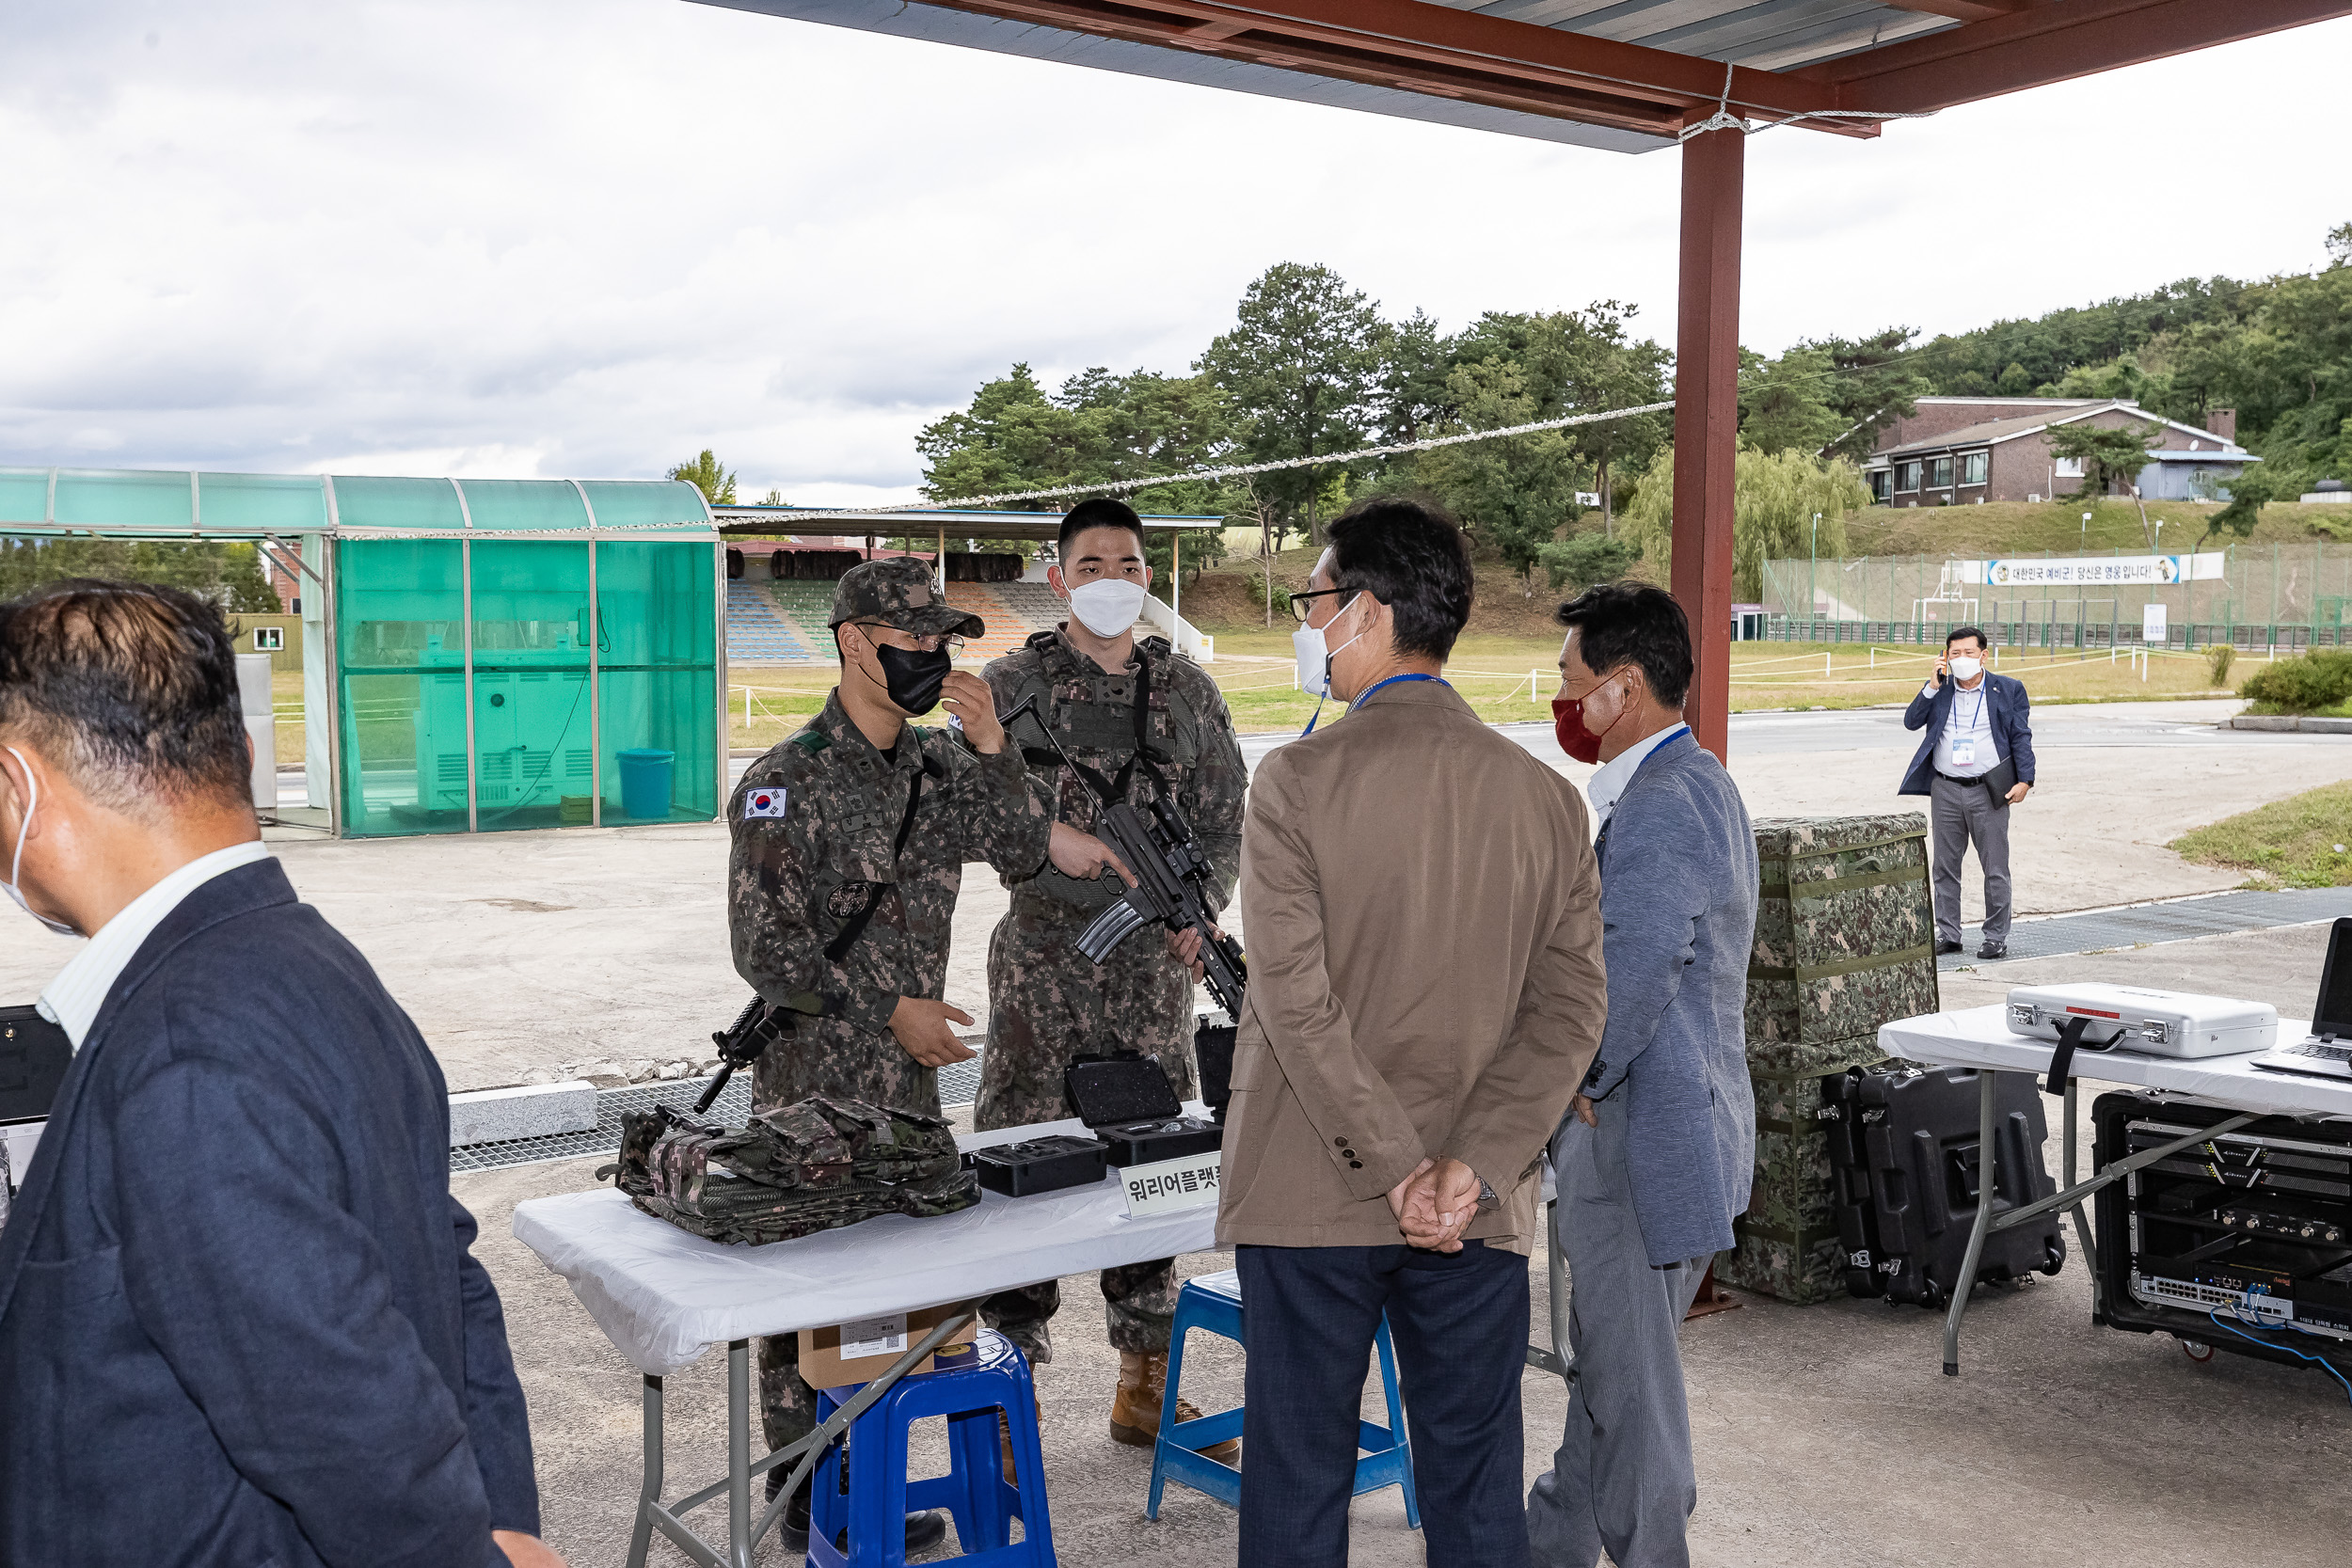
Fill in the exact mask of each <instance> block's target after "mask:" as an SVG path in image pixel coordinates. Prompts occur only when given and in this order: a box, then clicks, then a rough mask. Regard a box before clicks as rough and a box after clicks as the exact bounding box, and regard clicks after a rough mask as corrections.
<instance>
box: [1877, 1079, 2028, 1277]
mask: <svg viewBox="0 0 2352 1568" xmlns="http://www.w3.org/2000/svg"><path fill="white" fill-rule="evenodd" d="M1843 1077H1844V1079H1845V1082H1844V1083H1843V1084H1841V1085H1837V1086H1836V1103H1837V1105H1838V1106H1839V1110H1840V1117H1839V1123H1840V1125H1839V1129H1838V1132H1836V1135H1833V1137H1832V1138H1831V1140H1830V1159H1831V1168H1832V1171H1833V1172H1834V1173H1835V1180H1836V1201H1837V1209H1838V1228H1839V1234H1840V1240H1841V1241H1842V1242H1844V1243H1846V1252H1847V1268H1846V1284H1847V1289H1848V1290H1849V1291H1852V1292H1853V1293H1854V1294H1856V1295H1862V1296H1875V1295H1884V1296H1885V1297H1887V1298H1888V1299H1889V1300H1891V1301H1899V1302H1908V1303H1912V1304H1915V1305H1916V1306H1920V1307H1944V1306H1946V1305H1947V1304H1948V1303H1949V1302H1950V1301H1951V1298H1952V1291H1953V1289H1954V1286H1955V1284H1956V1282H1957V1281H1958V1280H1959V1278H1960V1273H1961V1267H1962V1265H1963V1263H1965V1262H1966V1260H1967V1253H1968V1236H1969V1232H1970V1230H1971V1229H1972V1228H1973V1227H1974V1226H1975V1224H1976V1218H1977V1205H1978V1201H1979V1180H1980V1172H1981V1169H1982V1163H1981V1160H1980V1158H1979V1148H1978V1146H1977V1117H1978V1087H1977V1074H1976V1072H1975V1071H1974V1070H1973V1069H1968V1068H1925V1069H1921V1068H1911V1069H1885V1068H1856V1069H1852V1070H1851V1071H1849V1072H1847V1073H1845V1074H1844V1075H1843ZM2047 1132H2048V1124H2047V1122H2046V1121H2045V1120H2044V1118H2043V1116H2042V1095H2041V1090H2040V1088H2039V1086H2038V1085H2037V1084H2036V1083H2035V1081H2034V1080H2033V1079H2032V1078H2030V1077H2028V1076H2026V1074H2024V1073H2004V1074H2002V1075H2000V1077H1999V1079H1998V1080H1997V1083H1996V1088H1995V1093H1994V1139H1995V1141H1996V1150H1997V1156H1998V1157H1997V1159H1996V1160H1995V1162H1994V1178H1995V1181H1996V1183H1997V1185H1996V1188H1995V1190H1994V1196H1993V1205H1994V1209H1993V1212H1994V1213H1995V1214H1999V1213H2000V1212H2003V1211H2004V1210H2008V1209H2013V1208H2018V1207H2021V1206H2023V1205H2025V1204H2027V1203H2030V1202H2032V1201H2034V1200H2035V1199H2036V1198H2041V1197H2047V1196H2049V1195H2050V1194H2051V1193H2053V1192H2056V1191H2057V1190H2058V1187H2057V1183H2056V1182H2054V1181H2052V1180H2050V1174H2049V1171H2048V1169H2047V1167H2045V1166H2044V1165H2043V1164H2042V1139H2043V1137H2044V1136H2045V1135H2046V1133H2047ZM2064 1221H2065V1216H2064V1214H2063V1213H2062V1212H2061V1213H2052V1214H2047V1215H2044V1216H2042V1219H2040V1220H2038V1221H2036V1222H2034V1223H2032V1224H2029V1225H2023V1226H2019V1227H2015V1228H2013V1229H2009V1230H1995V1231H1994V1232H1992V1233H1991V1234H1989V1235H1988V1236H1986V1237H1985V1243H1984V1252H1983V1255H1982V1256H1981V1257H1979V1259H1978V1260H1977V1279H1976V1282H1977V1283H1979V1284H1983V1283H1987V1282H1990V1281H1995V1280H2010V1279H2022V1278H2024V1277H2025V1276H2026V1275H2027V1274H2030V1273H2036V1272H2039V1273H2042V1274H2056V1273H2058V1270H2059V1269H2061V1268H2063V1267H2064V1266H2065V1263H2066V1237H2065V1234H2064V1232H2063V1230H2062V1229H2061V1228H2060V1227H2061V1226H2062V1225H2063V1224H2064Z"/></svg>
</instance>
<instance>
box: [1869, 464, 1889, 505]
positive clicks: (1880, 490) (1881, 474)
mask: <svg viewBox="0 0 2352 1568" xmlns="http://www.w3.org/2000/svg"><path fill="white" fill-rule="evenodd" d="M1867 477H1868V479H1869V481H1870V499H1873V500H1884V499H1886V498H1887V497H1888V496H1889V495H1891V494H1893V493H1894V488H1895V472H1894V470H1893V469H1891V468H1872V469H1871V470H1870V472H1869V474H1868V476H1867Z"/></svg>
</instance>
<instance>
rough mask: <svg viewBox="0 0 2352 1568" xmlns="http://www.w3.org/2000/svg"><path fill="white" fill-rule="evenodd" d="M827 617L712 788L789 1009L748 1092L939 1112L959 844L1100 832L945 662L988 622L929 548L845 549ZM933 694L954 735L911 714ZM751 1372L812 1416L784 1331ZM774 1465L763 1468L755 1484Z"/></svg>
mask: <svg viewBox="0 0 2352 1568" xmlns="http://www.w3.org/2000/svg"><path fill="white" fill-rule="evenodd" d="M832 626H833V631H834V640H835V642H836V644H837V648H838V652H839V656H840V661H841V680H840V684H839V685H837V686H836V687H834V690H833V692H832V694H831V695H830V696H829V697H828V698H827V699H826V701H825V707H824V711H823V712H821V713H819V714H818V715H817V717H816V718H814V719H812V720H811V721H809V722H808V723H807V724H806V725H804V726H803V728H802V729H801V730H800V732H799V733H798V734H796V735H794V736H791V738H789V739H787V740H786V741H785V742H784V743H783V744H781V745H779V746H777V747H775V748H773V749H772V750H771V751H770V752H768V753H767V754H766V755H765V756H763V757H761V758H760V759H759V760H758V761H756V762H755V763H753V764H752V765H751V767H750V768H748V769H746V770H745V772H744V774H743V782H742V784H740V785H739V786H738V787H737V789H736V791H735V794H734V796H733V797H732V799H731V800H729V802H728V805H727V821H728V826H729V830H730V832H731V833H732V835H733V838H734V847H733V850H732V852H731V853H730V854H729V856H728V861H727V925H728V930H729V934H730V936H731V938H732V941H733V945H734V954H735V967H736V970H737V972H738V973H739V974H741V975H742V976H743V978H744V979H746V980H748V981H750V982H751V985H752V988H753V990H756V991H757V992H758V993H759V995H760V998H761V999H762V1000H763V1001H765V1002H767V1003H768V1005H769V1006H770V1007H771V1009H777V1010H778V1011H779V1015H780V1016H781V1017H782V1018H783V1019H784V1020H786V1021H788V1022H790V1023H791V1024H792V1025H793V1030H792V1033H791V1034H790V1035H789V1036H787V1037H785V1038H784V1039H781V1040H779V1041H778V1042H777V1043H776V1044H774V1045H772V1046H771V1047H770V1048H769V1050H768V1052H767V1053H766V1054H765V1055H763V1056H762V1057H761V1058H760V1059H759V1063H758V1066H757V1068H756V1069H755V1076H754V1080H753V1087H752V1101H753V1105H754V1107H755V1109H756V1110H759V1111H770V1110H774V1109H777V1108H779V1107H782V1106H787V1105H791V1104H794V1103H796V1102H797V1101H802V1100H805V1099H807V1098H808V1097H809V1096H811V1095H824V1096H827V1097H830V1098H832V1099H835V1100H856V1101H866V1102H867V1103H869V1104H873V1105H880V1106H885V1107H888V1108H890V1109H893V1110H899V1111H912V1112H916V1113H918V1114H921V1115H924V1116H930V1117H936V1116H938V1115H939V1114H940V1106H939V1082H938V1069H940V1068H942V1067H945V1066H946V1065H947V1064H949V1063H951V1062H961V1061H969V1060H971V1058H972V1053H971V1052H970V1051H969V1050H967V1049H965V1047H964V1046H963V1044H962V1043H961V1041H960V1040H959V1039H958V1038H957V1037H956V1033H955V1029H954V1025H955V1024H958V1023H963V1024H969V1023H970V1022H972V1019H971V1016H970V1015H969V1014H967V1013H965V1012H963V1011H961V1009H959V1008H957V1007H954V1006H949V1005H948V1004H947V1002H946V1000H944V998H943V996H942V991H943V990H944V988H945V984H946V971H947V940H948V932H949V927H950V924H951V921H952V917H953V915H954V911H955V903H956V894H957V891H958V888H959V886H960V885H961V880H962V874H963V864H964V863H965V862H966V861H986V862H988V863H990V864H991V865H993V866H994V867H996V869H997V870H998V871H999V872H1001V873H1003V874H1005V875H1008V876H1014V875H1018V876H1027V875H1031V874H1033V873H1035V872H1036V871H1037V870H1038V869H1039V868H1040V867H1041V866H1042V865H1043V864H1044V863H1046V860H1047V857H1048V854H1049V852H1050V853H1051V854H1052V855H1053V856H1054V858H1055V860H1056V862H1057V863H1066V864H1067V865H1068V866H1069V867H1071V868H1073V869H1081V870H1084V869H1090V868H1092V867H1093V866H1095V865H1099V864H1100V863H1101V862H1102V859H1103V857H1104V855H1105V854H1106V853H1107V851H1105V850H1104V848H1103V847H1102V846H1101V845H1100V844H1099V843H1097V842H1095V841H1094V840H1093V839H1092V838H1090V837H1089V836H1088V835H1086V834H1083V833H1077V832H1073V831H1072V830H1070V829H1067V828H1062V827H1058V826H1057V825H1056V824H1055V822H1054V820H1053V817H1052V815H1051V813H1050V811H1049V810H1048V808H1047V803H1046V800H1045V799H1044V796H1043V793H1042V792H1041V791H1040V790H1039V789H1037V788H1036V787H1035V786H1034V785H1032V784H1030V783H1029V782H1028V779H1027V777H1026V774H1025V771H1024V769H1023V767H1022V761H1021V754H1020V752H1019V751H1018V750H1017V749H1016V748H1013V747H1010V746H1008V745H1007V744H1006V740H1005V731H1004V726H1003V725H1002V724H1000V723H998V722H997V719H996V707H995V703H994V700H993V696H992V694H991V692H990V690H989V688H988V686H987V684H986V683H985V682H983V681H982V680H981V679H980V678H979V677H978V676H977V675H975V674H972V673H969V672H966V671H959V670H956V669H955V668H954V659H955V654H956V651H957V645H958V641H959V640H960V639H961V638H964V637H975V636H977V635H979V634H980V633H981V632H982V630H984V629H985V628H984V627H983V626H982V624H981V622H980V618H979V617H978V616H977V615H973V614H971V613H970V612H968V611H965V610H958V609H956V608H955V607H953V606H951V605H949V604H947V603H946V602H945V600H943V599H942V598H941V597H940V595H939V594H938V593H937V591H936V590H935V589H934V587H933V584H932V581H931V572H930V566H929V565H928V564H927V563H926V562H922V561H920V560H917V559H915V558H914V557H898V558H895V559H890V560H883V561H868V562H861V563H859V564H858V565H856V566H853V567H851V568H850V570H849V571H848V572H847V573H846V574H844V576H843V577H842V578H841V584H840V587H839V588H838V589H837V590H836V591H835V592H834V603H833V618H832ZM943 702H944V703H945V704H946V707H947V710H948V711H949V712H950V713H952V714H954V715H955V716H956V718H957V720H958V721H960V722H961V726H962V734H961V736H960V737H959V736H954V735H952V734H951V733H950V732H949V731H947V730H945V729H927V728H920V727H917V726H915V725H913V724H910V723H908V722H907V721H908V720H910V719H913V718H914V717H917V716H918V715H921V714H925V713H928V712H930V710H931V709H932V708H933V707H935V706H937V705H940V704H941V703H943ZM759 1391H760V1415H761V1419H762V1423H763V1425H764V1426H765V1428H766V1431H767V1437H768V1442H769V1445H770V1447H771V1448H780V1447H782V1446H783V1445H784V1444H786V1443H788V1442H792V1441H794V1440H795V1439H797V1438H800V1437H804V1436H806V1435H807V1434H808V1433H809V1432H810V1431H812V1430H813V1429H814V1428H815V1425H816V1414H817V1412H816V1395H815V1392H814V1391H813V1390H812V1389H811V1388H810V1387H809V1386H808V1385H807V1384H806V1383H804V1382H803V1381H802V1379H801V1376H800V1369H799V1357H798V1353H797V1347H796V1342H795V1340H794V1338H792V1337H791V1336H789V1335H783V1336H778V1337H776V1338H767V1339H762V1340H761V1341H760V1346H759ZM784 1475H785V1468H783V1467H780V1468H777V1469H773V1470H771V1471H770V1472H769V1484H770V1486H771V1488H772V1487H775V1486H777V1485H779V1484H780V1483H781V1481H782V1480H783V1478H784ZM771 1497H772V1492H771ZM784 1526H785V1536H786V1543H787V1548H788V1549H793V1550H798V1549H800V1547H799V1546H796V1545H794V1544H793V1541H794V1537H795V1535H796V1534H797V1535H798V1536H799V1537H800V1538H801V1544H802V1545H804V1544H805V1533H806V1528H807V1498H806V1495H805V1491H803V1495H802V1496H800V1497H796V1498H795V1499H794V1501H793V1503H792V1505H791V1507H790V1510H789V1512H788V1513H787V1516H786V1519H785V1521H784ZM944 1533H945V1524H944V1522H943V1521H941V1520H940V1519H938V1517H937V1516H936V1515H922V1514H918V1515H914V1516H913V1517H911V1518H910V1520H909V1522H908V1548H909V1550H910V1551H912V1550H916V1549H919V1548H920V1547H922V1546H924V1545H928V1544H930V1543H931V1542H933V1541H936V1540H938V1539H939V1538H940V1537H941V1536H942V1535H943V1534H944Z"/></svg>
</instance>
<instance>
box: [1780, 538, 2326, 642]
mask: <svg viewBox="0 0 2352 1568" xmlns="http://www.w3.org/2000/svg"><path fill="white" fill-rule="evenodd" d="M2058 553H2059V552H2057V551H2051V550H2044V551H2042V552H2041V556H2040V559H2050V558H2052V557H2055V556H2057V555H2058ZM2110 553H2112V554H2115V555H2119V556H2120V555H2125V554H2130V553H2136V552H2130V551H2124V550H2116V551H2112V552H2110ZM2222 554H2223V556H2224V562H2223V567H2222V575H2221V577H2220V578H2218V579H2208V580H2206V581H2202V582H2184V583H2173V584H2169V585H2166V586H2161V587H2137V586H2133V587H2117V588H2114V589H2111V590H2109V591H2108V592H2106V593H2103V594H2088V595H2086V594H2082V593H2080V592H2079V591H2077V590H2074V589H2070V588H2068V587H2065V586H2052V587H2047V588H2042V589H2039V590H2034V589H2023V588H2014V587H2010V588H2001V589H1992V588H1988V587H1986V586H1984V585H1982V584H1967V583H1962V582H1959V581H1957V580H1955V579H1956V578H1957V573H1956V572H1955V571H1954V570H1953V563H1952V562H1951V561H1950V560H1948V559H1946V558H1942V557H1934V556H1912V557H1890V558H1881V559H1875V560H1874V559H1871V558H1868V557H1865V558H1863V559H1861V560H1858V561H1848V560H1842V559H1840V560H1820V561H1812V560H1805V559H1803V558H1798V559H1793V560H1775V561H1767V562H1764V599H1763V602H1764V608H1765V616H1764V619H1763V624H1762V626H1760V627H1759V630H1760V632H1761V634H1762V635H1763V636H1764V637H1765V638H1767V639H1769V640H1772V641H1790V642H1927V643H1935V642H1941V641H1943V640H1944V634H1945V633H1946V632H1947V631H1948V630H1950V629H1951V628H1952V627H1953V626H1981V627H1982V628H1984V630H1985V631H1986V633H1988V634H1989V635H1990V636H1991V637H1992V638H1993V640H1994V641H1995V642H1999V643H2004V644H2007V645H2010V646H2013V647H2028V648H2077V649H2090V648H2113V647H2137V646H2139V645H2140V643H2141V641H2142V640H2141V637H2140V626H2141V624H2142V618H2143V614H2142V612H2143V610H2145V608H2146V607H2147V606H2148V605H2151V604H2161V605H2163V606H2164V607H2165V619H2166V636H2165V637H2164V638H2163V640H2162V641H2160V642H2157V643H2155V644H2153V645H2156V646H2164V647H2173V648H2201V647H2207V646H2211V645H2213V644H2217V643H2221V642H2228V643H2230V644H2232V645H2233V646H2235V647H2240V648H2249V649H2254V648H2261V649H2270V648H2276V649H2280V650H2283V651H2293V650H2296V649H2300V648H2309V647H2343V646H2346V645H2352V644H2348V643H2347V636H2346V634H2347V630H2352V628H2348V627H2347V625H2346V622H2347V620H2352V615H2347V611H2352V546H2348V545H2340V544H2334V543H2331V542H2328V541H2325V540H2313V541H2312V542H2311V543H2309V544H2295V545H2286V544H2269V545H2234V546H2230V547H2229V548H2227V549H2226V550H2224V551H2223V552H2222ZM2008 559H2013V560H2033V559H2037V558H2036V557H2033V556H2019V557H2010V558H2008Z"/></svg>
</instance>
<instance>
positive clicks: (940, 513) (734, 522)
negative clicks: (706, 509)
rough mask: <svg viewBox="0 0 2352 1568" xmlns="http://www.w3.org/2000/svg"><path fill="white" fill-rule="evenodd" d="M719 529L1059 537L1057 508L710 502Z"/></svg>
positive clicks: (1200, 526)
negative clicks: (848, 507)
mask: <svg viewBox="0 0 2352 1568" xmlns="http://www.w3.org/2000/svg"><path fill="white" fill-rule="evenodd" d="M710 515H711V516H712V517H714V518H716V519H717V520H718V524H719V531H720V532H721V533H724V534H728V535H744V534H763V533H797V532H800V531H802V530H803V529H804V528H809V527H810V526H811V525H814V524H823V525H825V526H824V527H823V528H822V529H821V530H817V531H821V532H824V533H828V534H842V535H862V534H873V535H875V536H877V537H881V536H882V535H896V536H911V537H914V538H922V537H925V536H930V537H937V536H939V535H941V534H945V535H946V536H947V537H948V538H950V539H991V540H994V539H1025V540H1031V541H1034V542H1036V543H1040V544H1047V545H1050V544H1052V543H1053V542H1054V541H1055V540H1056V539H1057V538H1059V537H1060V535H1061V514H1060V513H1058V512H1009V511H982V510H979V509H977V508H975V509H971V510H966V511H956V510H952V509H949V508H943V507H935V506H910V507H905V508H902V509H900V510H898V511H895V512H841V511H828V510H826V509H825V508H824V507H821V506H714V507H712V508H711V509H710ZM1143 526H1144V529H1145V531H1147V532H1151V533H1198V532H1200V531H1202V530H1204V529H1220V528H1223V527H1224V526H1225V518H1224V517H1223V516H1222V515H1220V514H1217V513H1213V512H1212V513H1183V514H1176V515H1162V514H1156V513H1146V514H1145V515H1144V517H1143Z"/></svg>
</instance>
